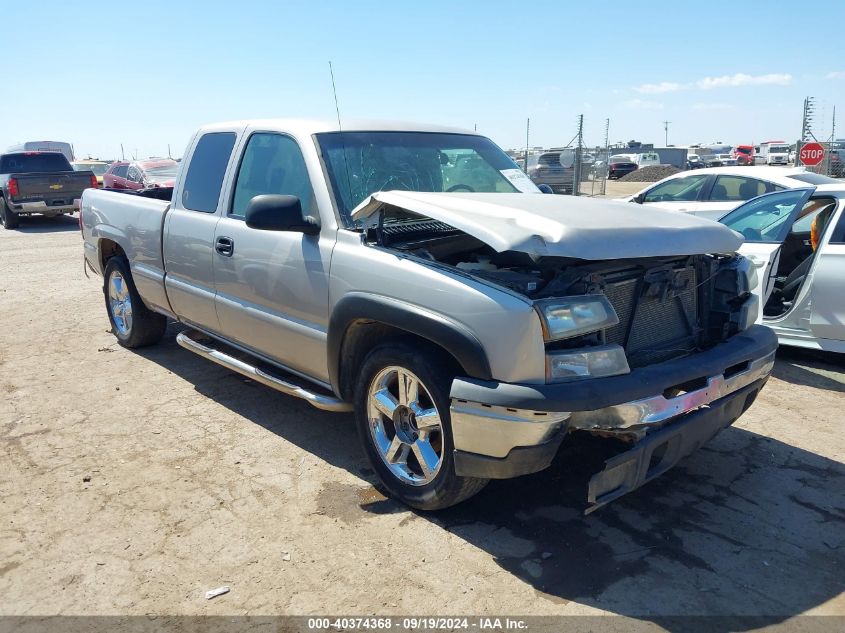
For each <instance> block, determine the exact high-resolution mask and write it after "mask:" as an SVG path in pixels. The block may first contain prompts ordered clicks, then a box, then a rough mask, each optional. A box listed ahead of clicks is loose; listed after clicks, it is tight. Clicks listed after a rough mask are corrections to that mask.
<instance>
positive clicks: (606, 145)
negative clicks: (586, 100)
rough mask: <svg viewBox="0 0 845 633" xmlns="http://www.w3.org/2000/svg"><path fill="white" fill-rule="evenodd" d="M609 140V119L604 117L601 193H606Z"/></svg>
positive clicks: (608, 167)
mask: <svg viewBox="0 0 845 633" xmlns="http://www.w3.org/2000/svg"><path fill="white" fill-rule="evenodd" d="M609 140H610V119H609V118H608V119H605V122H604V174H605V177H604V178H602V181H601V195H604V194H606V193H607V173H608V170H609V169H610V165H608V162H609V161H608V160H607V159H608V158H610V149H609V148H610V144H609V143H608V141H609Z"/></svg>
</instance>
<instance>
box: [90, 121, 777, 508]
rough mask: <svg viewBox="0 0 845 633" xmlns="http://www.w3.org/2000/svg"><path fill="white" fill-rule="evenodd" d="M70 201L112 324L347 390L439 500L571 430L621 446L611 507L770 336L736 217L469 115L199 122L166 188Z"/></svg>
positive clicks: (556, 442) (333, 401)
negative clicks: (570, 164)
mask: <svg viewBox="0 0 845 633" xmlns="http://www.w3.org/2000/svg"><path fill="white" fill-rule="evenodd" d="M81 225H82V234H83V238H84V251H85V260H86V262H87V265H88V266H90V268H91V269H93V270H94V271H96V272H97V273H99V274H101V275H102V276H103V277H104V284H103V292H104V296H105V304H106V310H107V313H108V317H109V320H110V321H111V325H112V328H113V331H114V334H115V336H116V337H117V339H118V341H119V342H120V344H121V345H123V346H125V347H130V348H134V347H139V346H143V345H150V344H153V343H156V342H158V341H159V340H160V339H161V337H162V335H163V334H164V331H165V327H166V323H167V317H169V318H171V319H175V320H177V321H179V322H180V323H182V324H184V327H183V328H182V330H181V331H180V332H179V333H178V335H177V341H178V343H179V344H180V345H181V346H183V347H185V348H187V349H188V350H190V351H193V352H195V353H197V354H199V355H200V356H203V357H205V358H207V359H209V360H212V361H214V362H217V363H219V364H221V365H224V366H226V367H228V368H230V369H232V370H234V371H236V372H239V373H241V374H243V375H246V376H248V377H250V378H252V379H254V380H256V381H258V382H261V383H263V384H265V385H268V386H270V387H272V388H274V389H277V390H279V391H282V392H284V393H287V394H290V395H292V396H295V397H298V398H303V399H305V400H306V401H308V402H310V403H311V404H312V405H314V406H316V407H318V408H320V409H324V410H329V411H354V418H355V421H356V425H357V428H358V432H359V436H360V438H361V442H362V445H363V448H364V451H365V453H366V455H367V457H368V458H369V460H370V462H371V464H372V466H373V468H374V470H375V472H376V473H377V474H378V476H379V477H380V479H381V481H382V482H383V484H384V486H385V487H386V488H387V489H388V491H389V492H390V493H391V494H392V495H394V496H395V497H396V498H398V499H400V500H402V501H403V502H405V503H407V504H408V505H410V506H413V507H416V508H420V509H425V510H433V509H438V508H443V507H446V506H449V505H452V504H455V503H458V502H460V501H462V500H464V499H466V498H468V497H470V496H471V495H473V494H475V493H476V492H478V491H479V490H480V489H481V488H482V487H483V486H484V484H485V483H486V482H487V481H488V480H489V479H494V478H508V477H515V476H518V475H523V474H527V473H533V472H537V471H539V470H542V469H543V468H546V467H547V466H548V465H549V464H550V463H551V461H552V459H553V458H554V456H555V454H556V453H557V451H558V449H559V447H560V446H561V443H562V442H564V441H565V440H566V438H567V437H568V436H570V434H573V433H589V434H594V435H597V436H600V437H603V438H607V441H608V442H617V443H618V445H619V446H620V447H624V450H620V451H619V454H618V455H616V456H615V457H614V458H613V459H611V460H610V461H608V462H607V464H606V468H605V469H604V470H602V471H601V472H599V473H597V474H595V475H594V476H593V477H592V479H591V480H590V483H589V489H588V501H589V504H590V505H589V506H588V510H592V509H595V508H597V507H600V506H601V505H603V504H605V503H607V502H608V501H611V500H613V499H615V498H616V497H618V496H620V495H622V494H624V493H626V492H628V491H630V490H633V489H634V488H636V487H638V486H640V485H642V484H643V483H645V482H647V481H649V480H651V479H652V478H653V477H655V476H657V475H659V474H661V473H662V472H664V471H666V470H667V469H668V468H670V467H671V466H673V465H674V464H676V463H677V462H678V461H679V460H681V459H682V458H683V457H684V456H686V455H688V454H689V453H691V452H692V451H694V450H695V449H696V448H698V447H699V446H701V445H702V444H703V443H704V442H706V441H707V440H708V439H710V438H711V437H712V436H713V435H715V434H716V433H717V432H719V431H720V430H721V429H723V428H724V427H726V426H728V425H730V424H731V423H732V422H734V420H736V419H737V418H738V417H739V416H740V415H741V414H742V413H743V412H744V411H745V410H746V409H747V408H748V407H749V406H750V405H751V403H752V402H753V401H754V399H755V397H756V396H757V394H758V392H759V391H760V389H761V388H762V387H763V385H764V383H765V382H766V380H767V378H768V375H769V373H770V371H771V368H772V364H773V360H774V352H775V348H776V346H777V342H776V339H775V336H774V335H773V334H772V332H771V331H770V330H769V329H768V328H766V327H762V326H758V325H754V320H755V318H756V315H757V313H758V306H757V304H756V302H757V299H756V297H755V296H754V294H753V293H752V292H751V290H752V288H753V287H754V284H755V283H756V279H755V277H754V273H753V268H752V267H751V266H749V263H748V261H747V260H745V259H744V258H742V257H741V256H739V255H737V254H736V249H737V248H738V247H739V245H740V243H741V238H740V237H739V236H738V235H737V234H736V233H734V232H733V231H731V230H729V229H728V228H727V227H725V226H723V225H720V224H717V223H714V222H710V221H708V220H702V219H699V218H695V217H690V216H687V215H684V214H676V213H669V212H663V211H659V210H649V209H648V208H646V207H639V206H637V207H633V206H632V205H629V204H625V203H621V202H616V201H599V200H585V199H581V198H572V197H559V196H553V195H542V194H541V193H539V191H538V190H537V188H536V187H535V186H534V184H533V183H531V182H530V181H529V180H528V178H527V177H526V176H525V175H524V174H523V173H522V172H521V171H519V169H518V168H517V166H516V165H515V164H514V163H513V161H512V160H511V159H510V158H509V157H508V156H507V155H506V154H505V153H504V152H503V151H502V150H501V149H500V148H498V147H497V146H496V145H495V144H494V143H493V142H492V141H490V140H489V139H487V138H485V137H484V136H480V135H478V134H475V133H472V132H465V131H461V130H454V129H448V128H440V127H430V126H409V125H401V126H400V125H392V124H385V123H371V124H366V123H363V124H357V125H346V124H345V125H344V127H343V130H342V131H340V130H339V129H338V127H337V126H336V125H332V124H329V123H317V122H309V121H291V120H267V121H244V122H236V123H227V124H218V125H211V126H207V127H204V128H202V129H201V130H200V131H199V132H198V133H197V134H196V135H195V137H194V138H193V140H192V141H191V143H190V145H189V147H188V150H187V152H186V154H185V160H184V161H183V162H182V165H181V167H180V172H179V175H178V178H177V180H176V185H175V187H174V190H173V196H172V201H171V202H169V203H168V202H166V201H160V200H153V199H147V198H144V197H136V196H126V195H123V194H119V193H113V192H108V191H98V190H88V191H86V192H85V194H84V195H83V197H82V207H81Z"/></svg>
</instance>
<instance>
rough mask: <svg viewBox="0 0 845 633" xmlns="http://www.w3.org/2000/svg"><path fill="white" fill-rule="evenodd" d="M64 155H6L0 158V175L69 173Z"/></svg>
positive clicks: (69, 169)
mask: <svg viewBox="0 0 845 633" xmlns="http://www.w3.org/2000/svg"><path fill="white" fill-rule="evenodd" d="M71 170H72V167H71V166H70V163H69V162H67V158H65V156H64V154H59V153H57V152H45V153H37V152H29V153H25V154H6V155H5V156H3V157H2V158H0V174H11V173H14V172H19V173H44V172H50V171H71Z"/></svg>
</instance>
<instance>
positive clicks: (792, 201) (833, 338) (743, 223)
mask: <svg viewBox="0 0 845 633" xmlns="http://www.w3.org/2000/svg"><path fill="white" fill-rule="evenodd" d="M720 222H722V224H725V225H726V226H728V227H730V228H732V229H733V230H735V231H737V232H738V233H741V234H742V235H743V236H744V237H745V243H744V244H743V245H742V246H741V247H740V249H739V252H740V253H742V254H743V255H745V256H746V257H748V258H749V259H750V260H751V261H752V263H753V264H754V266H755V268H756V269H757V279H758V282H757V285H756V287H754V288H753V289H752V292H753V293H754V294H756V295H757V296H758V298H759V299H760V302H759V304H758V305H760V306H762V310H760V314H759V315H758V318H757V322H758V323H760V322H762V323H763V324H764V325H768V326H769V327H771V328H772V329H773V330H774V331H775V333H776V334H777V335H778V339H779V340H780V343H781V345H795V346H798V347H807V348H811V349H820V350H827V351H831V352H840V353H845V292H843V286H842V280H843V279H845V182H839V183H838V184H836V185H819V186H818V187H812V186H810V187H805V188H802V189H792V190H787V191H779V192H775V193H770V194H766V195H763V196H760V197H759V198H755V199H753V200H750V201H749V202H746V203H745V204H743V205H741V206H739V207H737V208H736V209H734V210H733V211H732V212H731V213H729V214H728V215H726V216H725V217H723V218H722V219H721V220H720Z"/></svg>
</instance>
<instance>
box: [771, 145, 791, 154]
mask: <svg viewBox="0 0 845 633" xmlns="http://www.w3.org/2000/svg"><path fill="white" fill-rule="evenodd" d="M788 153H789V145H769V154H788Z"/></svg>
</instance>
